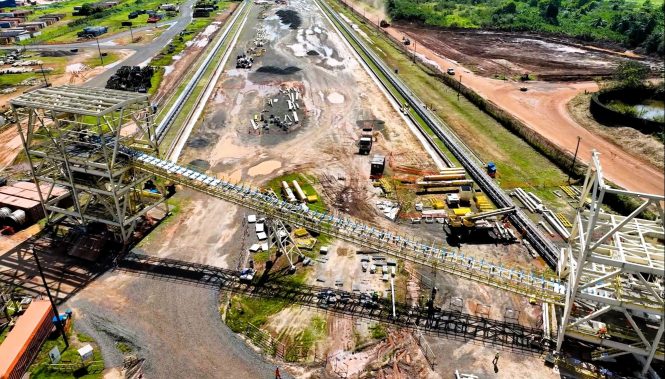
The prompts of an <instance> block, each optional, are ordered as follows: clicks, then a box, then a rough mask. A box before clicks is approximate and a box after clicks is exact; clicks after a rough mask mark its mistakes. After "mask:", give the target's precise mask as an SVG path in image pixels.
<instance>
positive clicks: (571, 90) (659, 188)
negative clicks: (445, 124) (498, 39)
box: [354, 2, 665, 194]
mask: <svg viewBox="0 0 665 379" xmlns="http://www.w3.org/2000/svg"><path fill="white" fill-rule="evenodd" d="M354 3H355V4H357V2H354ZM355 6H357V5H355ZM363 7H364V8H363V9H364V12H365V13H366V16H367V18H368V19H370V20H372V22H373V23H375V24H376V23H378V20H380V19H383V18H384V14H383V12H382V11H379V10H377V9H375V8H369V7H367V6H366V5H363ZM384 30H385V31H386V32H388V33H390V35H391V36H393V37H394V38H397V39H401V38H402V36H403V35H404V34H405V31H404V30H400V29H399V28H397V27H392V26H391V27H388V28H384ZM409 36H410V37H411V38H412V39H414V40H415V41H416V42H415V43H416V44H417V48H416V49H417V52H418V53H419V54H421V56H422V57H424V58H425V59H427V60H429V61H431V62H433V63H435V64H437V65H438V66H439V67H440V68H441V69H442V70H444V71H445V70H446V69H448V68H454V69H455V72H456V77H457V78H461V80H462V83H463V84H465V85H466V86H468V87H470V88H471V89H473V90H474V91H476V92H478V93H479V94H480V95H482V96H483V97H485V98H486V99H488V100H489V101H491V102H493V103H494V104H496V105H498V106H499V107H501V108H503V109H504V110H506V111H507V112H509V113H510V114H512V115H513V116H515V117H517V118H518V119H520V120H522V121H524V122H525V123H526V124H527V125H528V126H529V127H530V128H532V129H533V130H535V131H536V132H538V133H540V134H542V135H543V136H544V137H545V138H547V139H549V140H550V141H552V142H554V143H556V144H557V145H558V146H560V147H561V148H562V149H564V150H567V151H570V152H571V153H573V152H575V147H576V145H577V137H578V136H579V137H580V138H581V141H580V148H579V153H578V157H579V159H580V160H581V161H583V162H585V163H588V162H589V161H590V159H591V152H592V150H596V151H598V152H600V153H601V162H602V165H603V171H604V173H605V175H606V178H607V179H609V180H611V181H612V182H614V183H616V184H617V185H619V186H621V187H623V188H625V189H628V190H631V191H639V192H646V193H654V194H663V193H665V177H664V176H663V172H662V170H660V169H658V168H657V167H654V166H652V165H651V164H649V163H647V162H644V161H642V160H640V159H638V158H636V157H634V156H632V155H631V154H629V153H627V152H626V151H624V150H623V149H622V148H621V147H620V146H618V145H615V144H613V143H612V142H610V141H607V140H605V139H603V138H602V137H600V136H597V135H594V134H592V133H591V132H589V131H588V130H587V129H585V128H584V127H583V126H581V125H579V124H578V123H577V122H576V121H575V120H574V119H573V118H572V117H571V116H570V114H569V113H568V110H567V107H566V104H567V103H568V102H569V101H570V100H571V99H572V98H573V97H575V96H576V95H577V94H579V93H581V92H584V91H596V90H597V89H598V87H597V85H596V83H595V82H579V83H556V82H532V83H527V84H523V83H517V82H510V81H503V80H496V79H491V78H486V77H483V76H480V75H476V74H474V73H472V72H471V71H469V70H468V69H466V68H465V67H463V66H461V65H460V64H458V63H457V62H455V61H453V60H451V59H449V58H448V57H447V56H446V51H439V50H436V49H435V47H432V46H431V43H429V44H428V42H427V41H421V40H420V39H419V36H418V34H413V33H411V34H409ZM430 47H432V48H430ZM522 86H526V87H527V88H528V91H527V92H522V91H520V87H522Z"/></svg>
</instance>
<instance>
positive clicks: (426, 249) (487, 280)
mask: <svg viewBox="0 0 665 379" xmlns="http://www.w3.org/2000/svg"><path fill="white" fill-rule="evenodd" d="M125 153H127V154H130V155H131V156H132V157H133V158H134V165H135V166H136V167H137V168H139V169H141V170H144V171H146V172H149V173H151V174H154V175H157V176H159V177H162V178H165V179H168V180H171V181H173V182H175V183H178V184H181V185H183V186H186V187H188V188H192V189H195V190H197V191H200V192H204V193H207V194H209V195H211V196H214V197H217V198H220V199H223V200H226V201H229V202H231V203H234V204H237V205H240V206H243V207H246V208H249V209H252V210H254V211H257V212H259V213H262V214H265V215H267V216H270V217H273V218H277V219H280V220H282V221H284V222H286V223H288V224H291V225H297V226H300V227H304V228H307V229H309V230H313V231H316V232H319V233H322V234H326V235H329V236H333V237H336V238H339V239H341V240H344V241H347V242H351V243H354V244H356V245H358V246H362V247H363V248H366V249H371V250H375V251H380V252H384V253H386V254H390V255H393V256H395V257H398V258H401V259H404V260H408V261H411V262H415V263H418V264H422V265H426V266H429V267H432V268H435V269H438V270H441V271H443V272H446V273H449V274H453V275H456V276H458V277H462V278H466V279H469V280H472V281H474V282H477V283H483V284H487V285H490V286H493V287H495V288H500V289H503V290H507V291H511V292H514V293H517V294H520V295H523V296H529V297H535V298H536V299H539V300H542V301H545V302H548V303H554V304H559V305H563V302H564V295H565V293H566V290H565V285H564V284H563V283H561V282H560V281H559V280H557V279H551V278H545V277H539V276H536V275H534V274H532V273H527V272H524V271H521V270H516V269H512V268H507V267H503V266H502V265H497V264H495V263H492V262H488V261H485V260H484V259H478V258H474V257H472V256H469V255H464V254H458V253H456V252H454V251H448V250H446V249H444V248H442V247H436V246H430V245H427V244H424V243H422V242H419V241H416V240H413V239H410V238H407V237H404V236H401V235H399V234H395V233H393V232H390V231H386V230H382V229H379V228H377V227H374V226H371V225H368V224H365V223H363V222H362V221H359V220H357V219H353V218H350V217H339V216H335V215H332V214H329V213H321V212H317V211H312V210H309V209H307V208H306V207H303V206H301V205H295V204H290V203H287V202H285V201H282V200H280V199H278V198H276V197H274V196H271V195H268V194H265V193H262V192H261V191H260V190H259V189H256V188H251V187H248V186H245V185H237V184H233V183H229V182H227V181H224V180H220V179H217V178H215V177H211V176H208V175H205V174H202V173H199V172H196V171H193V170H190V169H188V168H186V167H182V166H179V165H177V164H175V163H173V162H170V161H166V160H162V159H159V158H156V157H153V156H150V155H147V154H143V153H138V152H132V151H129V150H126V151H125Z"/></svg>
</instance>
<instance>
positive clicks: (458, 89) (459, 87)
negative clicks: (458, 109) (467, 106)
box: [457, 75, 462, 101]
mask: <svg viewBox="0 0 665 379" xmlns="http://www.w3.org/2000/svg"><path fill="white" fill-rule="evenodd" d="M461 90H462V75H460V76H459V83H458V84H457V101H459V93H460V91H461Z"/></svg>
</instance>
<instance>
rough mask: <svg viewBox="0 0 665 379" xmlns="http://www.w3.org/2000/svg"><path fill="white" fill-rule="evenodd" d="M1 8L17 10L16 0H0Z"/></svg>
mask: <svg viewBox="0 0 665 379" xmlns="http://www.w3.org/2000/svg"><path fill="white" fill-rule="evenodd" d="M1 8H16V0H0V9H1Z"/></svg>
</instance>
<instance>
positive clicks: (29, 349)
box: [0, 300, 55, 379]
mask: <svg viewBox="0 0 665 379" xmlns="http://www.w3.org/2000/svg"><path fill="white" fill-rule="evenodd" d="M53 316H54V313H53V308H52V307H51V303H50V302H49V301H48V300H33V301H32V302H31V303H30V305H29V306H28V309H27V310H26V311H25V313H24V314H23V315H21V316H19V317H18V320H17V321H16V325H14V327H13V329H12V330H11V331H10V332H9V334H7V338H6V339H5V340H4V341H3V342H2V344H0V378H2V379H19V378H22V377H23V375H24V374H25V372H26V371H27V370H28V367H29V366H30V364H31V363H32V361H33V360H34V359H35V357H36V356H37V353H38V352H39V349H40V348H41V346H42V343H44V340H45V339H46V337H48V335H49V334H51V332H52V331H53V330H54V329H55V328H54V326H53V323H52V322H51V319H52V318H53Z"/></svg>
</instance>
